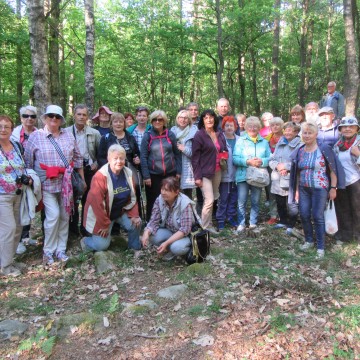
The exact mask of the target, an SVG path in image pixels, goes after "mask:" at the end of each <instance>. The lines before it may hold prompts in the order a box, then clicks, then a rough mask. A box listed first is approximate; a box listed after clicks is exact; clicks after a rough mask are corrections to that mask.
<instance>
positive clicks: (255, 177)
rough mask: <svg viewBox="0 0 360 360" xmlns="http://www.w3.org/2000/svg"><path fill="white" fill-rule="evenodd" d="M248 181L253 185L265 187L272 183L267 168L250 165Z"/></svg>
mask: <svg viewBox="0 0 360 360" xmlns="http://www.w3.org/2000/svg"><path fill="white" fill-rule="evenodd" d="M246 182H247V183H248V184H249V185H251V186H256V187H260V188H263V187H265V186H268V185H269V184H270V176H269V172H268V170H267V168H258V167H255V166H248V167H247V168H246Z"/></svg>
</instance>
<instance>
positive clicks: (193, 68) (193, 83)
mask: <svg viewBox="0 0 360 360" xmlns="http://www.w3.org/2000/svg"><path fill="white" fill-rule="evenodd" d="M196 56H197V53H196V51H194V52H193V53H192V58H191V82H190V101H195V99H196Z"/></svg>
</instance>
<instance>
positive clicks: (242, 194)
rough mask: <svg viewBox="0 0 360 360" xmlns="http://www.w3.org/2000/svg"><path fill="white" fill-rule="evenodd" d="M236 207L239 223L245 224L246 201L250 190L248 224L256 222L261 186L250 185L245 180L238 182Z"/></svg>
mask: <svg viewBox="0 0 360 360" xmlns="http://www.w3.org/2000/svg"><path fill="white" fill-rule="evenodd" d="M237 186H238V208H239V223H240V225H243V226H245V218H246V203H247V199H248V196H249V190H251V197H250V200H251V210H250V225H256V224H257V218H258V215H259V204H260V196H261V190H262V188H259V187H256V186H251V185H249V184H248V183H247V182H246V181H243V182H239V183H238V185H237Z"/></svg>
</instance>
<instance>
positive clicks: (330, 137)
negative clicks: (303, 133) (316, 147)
mask: <svg viewBox="0 0 360 360" xmlns="http://www.w3.org/2000/svg"><path fill="white" fill-rule="evenodd" d="M339 135H340V134H339V130H338V126H337V125H334V126H333V127H332V128H331V129H327V130H322V129H321V128H320V129H319V132H318V135H317V142H318V144H326V145H328V146H330V147H331V148H333V146H334V145H335V143H336V142H337V141H338V140H339Z"/></svg>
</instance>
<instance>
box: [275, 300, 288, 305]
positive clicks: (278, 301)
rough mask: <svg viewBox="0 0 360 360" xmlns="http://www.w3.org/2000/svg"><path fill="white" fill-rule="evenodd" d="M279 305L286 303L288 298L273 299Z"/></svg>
mask: <svg viewBox="0 0 360 360" xmlns="http://www.w3.org/2000/svg"><path fill="white" fill-rule="evenodd" d="M274 300H275V301H276V302H277V303H278V304H279V305H280V306H284V305H285V304H287V303H288V302H289V301H290V300H289V299H274Z"/></svg>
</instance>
